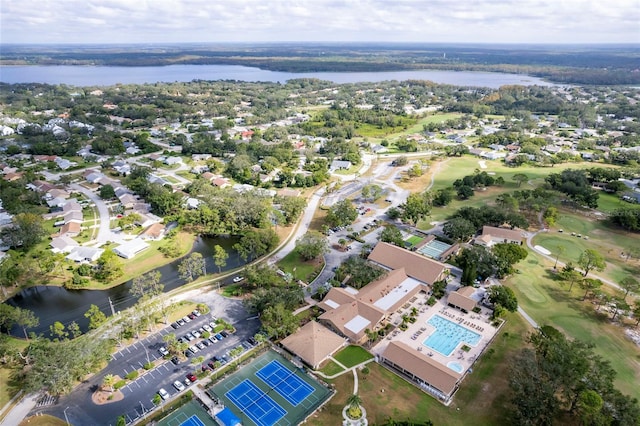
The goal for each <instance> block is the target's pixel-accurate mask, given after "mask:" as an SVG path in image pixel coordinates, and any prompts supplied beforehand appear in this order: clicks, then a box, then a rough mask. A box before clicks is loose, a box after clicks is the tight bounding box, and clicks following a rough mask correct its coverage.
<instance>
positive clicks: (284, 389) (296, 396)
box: [256, 359, 313, 407]
mask: <svg viewBox="0 0 640 426" xmlns="http://www.w3.org/2000/svg"><path fill="white" fill-rule="evenodd" d="M256 376H258V377H260V378H261V379H262V380H263V381H264V382H265V383H266V384H267V385H268V386H269V387H271V388H273V389H274V390H275V391H276V392H278V393H279V394H280V395H282V397H283V398H284V399H286V400H287V401H289V403H290V404H291V405H293V406H294V407H297V406H298V404H300V403H301V402H302V401H304V400H305V399H306V398H307V397H308V396H309V395H311V393H312V392H313V387H311V386H310V385H308V384H307V383H305V382H304V381H302V380H301V379H300V378H299V377H298V376H296V372H295V370H294V371H291V370H289V369H288V368H286V367H285V366H284V365H282V364H281V363H280V362H279V361H278V360H275V359H274V360H273V361H271V362H270V363H269V364H267V365H265V366H264V367H262V368H261V369H260V370H258V372H257V373H256Z"/></svg>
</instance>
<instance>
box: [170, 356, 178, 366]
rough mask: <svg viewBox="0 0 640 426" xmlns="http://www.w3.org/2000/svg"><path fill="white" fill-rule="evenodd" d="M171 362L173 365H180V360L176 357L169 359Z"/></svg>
mask: <svg viewBox="0 0 640 426" xmlns="http://www.w3.org/2000/svg"><path fill="white" fill-rule="evenodd" d="M171 362H172V363H173V365H178V364H180V360H179V359H178V357H177V356H174V357H173V358H171Z"/></svg>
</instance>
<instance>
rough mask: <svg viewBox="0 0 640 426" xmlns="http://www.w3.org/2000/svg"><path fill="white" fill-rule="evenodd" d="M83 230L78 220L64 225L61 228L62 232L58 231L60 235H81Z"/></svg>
mask: <svg viewBox="0 0 640 426" xmlns="http://www.w3.org/2000/svg"><path fill="white" fill-rule="evenodd" d="M81 231H82V227H81V226H80V224H79V223H78V222H69V223H65V224H64V225H62V227H61V228H60V232H58V237H64V236H66V237H77V236H78V235H80V232H81Z"/></svg>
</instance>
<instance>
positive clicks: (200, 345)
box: [196, 342, 206, 350]
mask: <svg viewBox="0 0 640 426" xmlns="http://www.w3.org/2000/svg"><path fill="white" fill-rule="evenodd" d="M196 346H197V347H198V349H200V350H203V349H204V348H205V346H206V345H205V344H204V343H202V342H198V343H196Z"/></svg>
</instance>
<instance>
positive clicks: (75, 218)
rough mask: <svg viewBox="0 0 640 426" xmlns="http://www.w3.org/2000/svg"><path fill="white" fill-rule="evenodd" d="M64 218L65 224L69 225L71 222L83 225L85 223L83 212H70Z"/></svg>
mask: <svg viewBox="0 0 640 426" xmlns="http://www.w3.org/2000/svg"><path fill="white" fill-rule="evenodd" d="M63 218H64V223H69V222H76V223H82V222H83V217H82V211H77V210H72V211H68V212H66V213H65V214H64V215H63Z"/></svg>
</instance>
